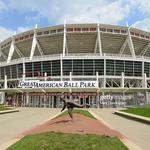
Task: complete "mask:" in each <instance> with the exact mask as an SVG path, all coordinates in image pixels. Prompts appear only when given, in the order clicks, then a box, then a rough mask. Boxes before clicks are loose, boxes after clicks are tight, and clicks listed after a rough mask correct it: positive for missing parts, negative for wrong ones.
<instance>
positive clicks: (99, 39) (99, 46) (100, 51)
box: [97, 23, 102, 56]
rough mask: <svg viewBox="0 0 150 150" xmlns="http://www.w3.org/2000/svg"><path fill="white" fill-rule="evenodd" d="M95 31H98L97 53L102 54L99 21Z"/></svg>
mask: <svg viewBox="0 0 150 150" xmlns="http://www.w3.org/2000/svg"><path fill="white" fill-rule="evenodd" d="M97 33H98V48H99V54H100V56H102V43H101V35H100V29H99V23H98V24H97Z"/></svg>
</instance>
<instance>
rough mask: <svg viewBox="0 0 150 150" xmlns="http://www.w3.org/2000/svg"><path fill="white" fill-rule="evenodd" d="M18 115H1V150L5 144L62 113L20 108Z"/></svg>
mask: <svg viewBox="0 0 150 150" xmlns="http://www.w3.org/2000/svg"><path fill="white" fill-rule="evenodd" d="M19 109H20V111H19V112H16V113H9V114H2V115H0V150H1V149H2V148H1V146H3V144H4V143H7V142H9V141H10V140H12V139H14V138H15V137H16V136H17V135H19V134H21V133H22V132H24V131H26V130H29V129H31V128H33V127H34V126H36V125H38V124H41V123H43V122H45V121H47V120H49V119H50V118H51V117H53V116H54V115H56V114H57V113H59V112H60V109H51V108H19Z"/></svg>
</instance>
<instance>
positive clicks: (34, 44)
mask: <svg viewBox="0 0 150 150" xmlns="http://www.w3.org/2000/svg"><path fill="white" fill-rule="evenodd" d="M36 45H37V40H36V29H34V36H33V40H32V46H31V51H30V60H32V58H33V55H34V52H35V48H36Z"/></svg>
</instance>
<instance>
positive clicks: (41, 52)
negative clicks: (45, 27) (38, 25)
mask: <svg viewBox="0 0 150 150" xmlns="http://www.w3.org/2000/svg"><path fill="white" fill-rule="evenodd" d="M36 42H37V43H36V44H37V48H38V50H39V52H40V55H41V56H43V54H44V52H43V50H42V48H41V45H40V43H39V41H38V40H37V39H36Z"/></svg>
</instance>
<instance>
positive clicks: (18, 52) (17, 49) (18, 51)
mask: <svg viewBox="0 0 150 150" xmlns="http://www.w3.org/2000/svg"><path fill="white" fill-rule="evenodd" d="M14 44H15V43H14ZM15 50H16V52H17V54H18V56H19V57H20V58H22V57H24V55H23V54H22V52H21V51H20V49H19V48H18V47H17V46H16V45H15Z"/></svg>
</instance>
